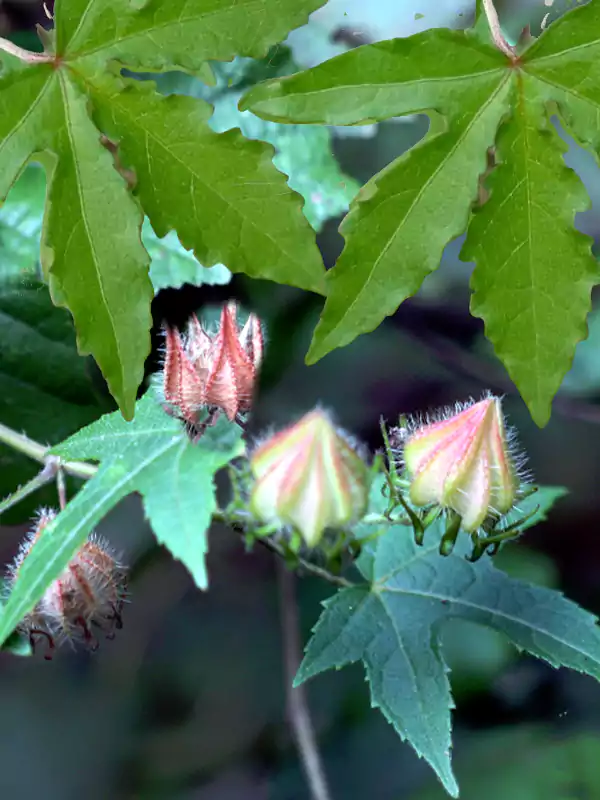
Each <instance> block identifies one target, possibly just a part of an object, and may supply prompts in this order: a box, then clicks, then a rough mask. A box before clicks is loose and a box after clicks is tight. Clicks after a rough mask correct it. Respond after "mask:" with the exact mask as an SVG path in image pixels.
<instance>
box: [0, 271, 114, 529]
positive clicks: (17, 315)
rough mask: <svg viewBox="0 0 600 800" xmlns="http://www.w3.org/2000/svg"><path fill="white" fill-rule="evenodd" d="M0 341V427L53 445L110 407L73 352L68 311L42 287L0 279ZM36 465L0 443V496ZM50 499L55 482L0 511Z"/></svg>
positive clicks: (23, 514)
mask: <svg viewBox="0 0 600 800" xmlns="http://www.w3.org/2000/svg"><path fill="white" fill-rule="evenodd" d="M0 341H1V342H2V346H1V347H0V422H2V423H3V424H4V425H8V426H9V427H11V428H13V429H15V430H17V431H23V432H25V433H26V434H28V435H29V436H30V437H32V438H33V439H36V440H37V441H41V442H44V443H46V442H47V443H48V444H56V443H57V442H60V441H61V440H62V439H64V438H66V437H67V436H69V435H70V434H71V433H74V432H75V431H76V430H78V429H79V428H81V427H82V426H83V425H87V424H89V423H90V422H92V420H94V419H95V418H96V417H99V416H100V414H101V413H102V412H103V411H107V410H108V409H109V408H110V405H109V404H108V402H107V399H106V398H102V396H101V395H100V392H99V391H97V390H96V389H95V387H94V381H93V373H92V371H91V367H93V363H90V360H89V359H83V358H80V357H79V356H78V355H77V350H76V348H75V334H74V331H73V325H72V322H71V319H70V318H69V315H68V314H67V312H66V311H64V310H63V309H60V308H55V307H54V306H53V305H52V303H51V302H50V297H49V295H48V290H47V289H46V287H45V286H43V285H41V284H37V283H33V282H25V281H23V280H19V281H18V282H17V281H15V280H13V281H2V282H0ZM39 469H40V465H39V464H36V463H35V462H34V461H32V460H31V459H29V458H26V457H25V456H23V455H21V454H20V453H17V452H16V451H14V450H12V449H11V448H9V447H6V446H4V445H0V498H2V497H5V496H7V495H8V494H10V493H12V492H14V491H15V488H16V487H17V486H19V485H20V484H23V483H25V482H26V481H28V480H29V479H30V478H33V476H34V475H35V474H36V473H37V472H38V471H39ZM55 500H56V490H55V488H54V487H49V488H48V489H44V490H41V491H39V492H37V493H36V494H35V495H32V496H31V497H30V498H27V500H25V501H23V502H21V503H19V505H18V506H15V508H13V509H11V510H10V511H9V512H7V513H6V514H3V515H2V522H3V523H5V524H6V523H11V522H12V523H15V522H22V521H23V520H24V519H26V518H27V517H28V516H29V515H31V514H32V513H33V510H34V508H35V507H36V506H40V505H44V504H52V503H54V502H55Z"/></svg>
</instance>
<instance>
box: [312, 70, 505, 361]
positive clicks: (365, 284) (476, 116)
mask: <svg viewBox="0 0 600 800" xmlns="http://www.w3.org/2000/svg"><path fill="white" fill-rule="evenodd" d="M510 79H511V75H510V73H509V74H507V75H506V76H505V78H504V80H502V81H501V82H500V83H499V84H498V86H497V87H496V90H495V91H494V93H493V94H492V95H491V96H490V97H488V98H487V100H486V102H485V103H484V104H483V105H482V106H481V107H480V108H479V109H478V111H477V113H476V114H474V115H473V118H472V119H471V121H470V122H469V124H468V125H467V126H466V127H465V128H464V129H463V131H462V133H461V135H460V136H459V137H458V138H457V140H456V142H455V143H454V145H453V147H452V149H451V150H450V151H449V153H448V154H447V156H446V157H445V158H444V159H443V160H442V161H441V162H440V164H439V165H438V166H437V168H436V169H435V170H434V172H433V173H432V174H431V175H430V176H429V178H428V179H427V181H426V182H425V183H424V184H423V186H421V188H420V190H419V192H418V193H417V194H416V195H415V198H414V200H413V201H412V203H411V204H410V206H409V208H408V209H407V210H406V212H405V213H404V214H403V216H402V219H401V220H400V221H399V222H398V225H397V226H396V228H395V229H394V232H393V233H392V235H391V236H390V237H389V239H388V240H387V242H386V243H385V246H384V247H383V249H382V250H381V252H380V254H379V256H378V257H377V259H376V260H375V262H374V263H373V266H372V267H371V269H370V270H369V273H368V276H367V277H366V279H365V280H364V282H363V283H362V284H361V287H360V291H359V292H357V294H356V295H355V297H354V299H353V300H352V302H351V303H350V305H349V306H347V307H346V310H345V312H344V314H343V315H342V317H340V319H339V320H338V322H337V324H336V326H335V328H334V329H333V331H331V332H330V333H329V334H328V336H327V337H325V338H329V336H331V335H332V333H335V330H337V329H339V328H340V327H341V326H342V325H343V323H344V321H345V320H346V319H347V318H348V316H350V315H351V314H352V312H353V309H354V308H355V306H356V305H357V303H359V302H360V301H361V299H362V297H363V295H364V294H365V293H366V294H367V295H368V287H369V285H370V283H371V282H372V281H373V279H374V277H375V275H376V273H377V271H378V267H379V263H380V262H381V260H382V259H383V258H384V257H385V255H386V253H387V252H388V250H389V249H390V247H392V245H393V243H394V241H395V240H396V237H397V236H399V235H401V229H402V228H403V227H404V225H405V224H406V220H407V219H408V218H409V216H410V215H411V214H412V212H413V210H414V208H415V206H416V205H417V204H418V202H419V201H420V200H421V198H422V197H423V195H424V194H425V192H426V191H427V190H428V189H429V187H430V185H431V184H432V183H433V181H434V180H435V179H436V178H437V176H438V175H439V173H440V172H441V171H442V169H443V168H444V167H445V166H446V165H447V163H448V161H449V160H450V159H451V158H452V157H453V156H454V154H455V153H456V151H457V149H458V148H459V147H460V146H461V145H462V144H463V140H464V139H465V137H466V136H467V135H468V134H469V132H470V131H471V130H472V128H473V126H474V125H475V124H476V123H477V122H478V121H479V120H480V119H481V117H482V115H483V114H484V113H485V111H486V110H487V109H488V108H489V107H490V106H491V105H492V103H493V101H494V100H495V99H496V97H497V96H498V94H499V93H500V92H501V91H502V89H504V87H505V85H506V83H507V82H508V81H509V80H510ZM351 213H352V211H351V212H350V214H351ZM349 216H350V215H349ZM342 257H343V253H342V256H340V259H341V258H342ZM323 341H325V339H324V340H323ZM322 346H323V343H322V342H321V348H322Z"/></svg>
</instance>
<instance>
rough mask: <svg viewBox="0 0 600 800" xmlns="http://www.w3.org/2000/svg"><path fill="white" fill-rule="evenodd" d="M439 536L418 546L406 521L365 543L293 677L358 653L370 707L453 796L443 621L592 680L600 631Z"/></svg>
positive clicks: (556, 600) (551, 597) (549, 594)
mask: <svg viewBox="0 0 600 800" xmlns="http://www.w3.org/2000/svg"><path fill="white" fill-rule="evenodd" d="M375 488H376V489H377V487H375ZM374 496H375V495H374ZM441 534H442V530H441V529H440V527H439V526H436V527H435V528H434V529H428V531H427V537H426V543H425V546H423V547H418V546H417V545H416V544H415V542H414V539H413V536H412V534H411V532H410V530H409V528H407V527H405V526H398V525H392V526H390V527H389V528H388V530H387V531H385V532H384V533H383V534H382V535H380V536H379V537H378V538H377V539H376V540H375V542H374V543H371V544H367V545H366V546H365V549H364V552H363V554H362V555H361V557H360V558H359V559H358V562H357V565H358V567H359V569H360V572H361V574H362V577H363V578H364V580H365V583H363V584H357V585H355V586H354V587H352V588H347V589H342V590H341V591H339V592H338V593H337V594H336V595H334V596H333V597H332V598H330V599H329V600H327V601H326V602H325V610H324V612H323V614H322V616H321V619H320V620H319V622H318V623H317V626H316V627H315V629H314V633H313V636H312V638H311V640H310V642H309V644H308V646H307V649H306V655H305V658H304V661H303V662H302V665H301V667H300V670H299V672H298V676H297V678H296V683H301V682H303V681H305V680H307V679H308V678H310V677H312V676H313V675H316V674H317V673H319V672H323V671H324V670H327V669H331V668H336V669H339V668H340V667H342V666H344V665H345V664H349V663H352V662H354V661H359V660H362V661H363V662H364V665H365V669H366V673H367V678H368V681H369V685H370V690H371V699H372V703H373V705H374V706H377V707H378V708H380V709H381V711H382V713H383V714H384V715H385V717H386V718H387V719H388V720H389V721H390V722H391V723H392V724H393V725H394V727H395V728H396V730H397V731H398V733H399V734H400V735H401V736H402V738H405V739H407V740H408V741H409V742H410V744H411V745H412V746H413V747H414V748H415V750H416V751H417V753H418V754H419V755H421V756H423V757H424V758H425V759H426V760H427V761H428V762H429V763H430V764H431V766H432V767H433V768H434V769H435V771H436V772H437V774H438V776H439V778H440V780H441V781H442V783H443V784H444V786H445V787H446V789H447V791H448V792H449V793H450V794H451V795H452V796H458V787H457V784H456V781H455V779H454V776H453V774H452V769H451V766H450V750H451V738H450V710H451V708H452V698H451V694H450V687H449V683H448V678H447V672H448V668H447V666H446V664H445V662H444V659H443V655H442V650H441V643H440V635H441V633H442V631H443V627H444V624H445V623H446V622H447V621H448V620H450V619H452V618H459V619H461V620H465V621H468V622H472V623H477V624H480V625H485V626H488V627H490V628H493V629H495V630H497V631H500V632H501V633H503V634H505V635H506V636H507V637H508V639H509V640H510V641H511V642H513V644H515V645H516V646H517V647H518V648H519V649H521V650H525V651H527V652H529V653H532V654H533V655H535V656H537V657H538V658H542V659H544V660H545V661H547V662H548V663H550V664H551V665H552V666H555V667H559V666H568V667H571V668H572V669H576V670H579V671H580V672H584V673H586V674H588V675H592V676H594V677H598V678H600V630H599V629H598V627H597V624H596V620H595V618H594V617H593V616H592V615H591V614H588V613H587V612H585V611H583V610H582V609H581V608H579V607H578V606H576V605H575V604H574V603H572V602H570V601H568V600H566V599H565V598H564V597H563V596H562V595H561V594H560V593H559V592H555V591H551V590H549V589H545V588H542V587H539V586H534V585H532V584H528V583H524V582H522V581H519V580H516V579H514V578H510V577H509V576H508V575H506V574H505V573H503V572H501V571H500V570H498V569H496V568H495V567H494V565H493V562H492V559H490V558H487V557H486V558H484V559H482V560H481V561H478V562H477V563H475V564H473V563H471V562H470V561H468V560H467V559H466V558H464V554H465V553H466V552H467V550H468V548H467V547H466V544H465V543H464V542H461V543H459V547H458V548H457V550H456V551H455V553H454V554H453V555H451V556H447V557H444V556H441V555H440V554H439V552H438V548H439V538H440V535H441ZM465 540H466V537H465Z"/></svg>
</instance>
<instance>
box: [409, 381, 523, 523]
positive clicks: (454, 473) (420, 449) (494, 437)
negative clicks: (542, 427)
mask: <svg viewBox="0 0 600 800" xmlns="http://www.w3.org/2000/svg"><path fill="white" fill-rule="evenodd" d="M401 438H402V454H403V460H404V464H405V467H406V470H407V472H408V476H409V479H410V490H409V494H410V499H411V501H412V502H413V503H414V505H416V506H427V505H430V504H437V505H439V506H441V507H442V508H445V509H448V510H451V511H453V512H455V514H457V515H459V517H460V519H461V527H462V529H463V530H465V531H467V532H469V533H474V532H475V531H477V530H478V529H479V528H480V527H481V526H482V525H483V524H484V522H485V521H486V520H488V519H490V518H492V519H493V518H499V517H501V516H503V515H504V514H506V513H507V512H508V511H510V510H511V508H513V506H514V504H515V501H516V500H517V498H518V496H519V485H520V482H521V472H522V458H518V457H516V456H515V453H514V445H513V435H512V432H510V431H508V432H507V428H506V425H505V421H504V416H503V414H502V408H501V401H500V398H498V397H493V396H492V395H488V396H486V397H485V398H484V399H483V400H481V401H480V402H478V403H475V402H471V403H468V404H466V405H462V406H460V405H459V406H457V407H456V408H455V409H454V410H453V411H446V412H444V413H443V414H441V415H438V417H437V418H436V419H434V420H432V421H429V420H428V421H425V422H416V423H415V422H413V423H409V425H408V427H407V428H406V429H405V430H404V432H403V435H402V437H401Z"/></svg>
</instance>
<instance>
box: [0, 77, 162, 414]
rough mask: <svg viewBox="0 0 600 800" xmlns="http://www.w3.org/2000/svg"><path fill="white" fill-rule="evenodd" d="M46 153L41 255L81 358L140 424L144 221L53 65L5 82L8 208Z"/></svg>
mask: <svg viewBox="0 0 600 800" xmlns="http://www.w3.org/2000/svg"><path fill="white" fill-rule="evenodd" d="M17 132H18V133H17ZM37 151H45V152H46V153H48V154H49V155H48V156H47V157H46V158H47V163H48V165H49V169H50V170H51V173H52V180H51V182H50V187H49V194H48V204H47V210H46V219H45V222H44V233H43V247H42V255H43V265H44V267H45V271H46V273H49V276H50V287H51V291H52V293H53V296H54V299H55V301H56V302H58V303H60V304H61V305H67V306H68V307H69V309H70V311H71V313H72V314H73V317H74V319H75V324H76V327H77V334H78V346H79V349H80V352H82V353H92V354H93V355H94V357H95V359H96V360H97V362H98V364H99V365H100V368H101V369H102V372H103V373H104V376H105V378H106V380H107V382H108V385H109V387H110V389H111V392H112V393H113V395H114V396H115V398H116V399H117V401H118V402H119V404H120V406H121V408H122V410H123V413H124V414H125V415H127V416H131V414H132V413H133V405H134V402H135V394H136V391H137V387H138V385H139V383H140V381H141V378H142V376H143V368H144V359H145V357H146V355H147V354H148V352H149V349H150V336H149V328H150V324H151V318H150V308H149V303H150V299H151V297H152V285H151V283H150V280H149V278H148V274H147V273H148V256H147V254H146V251H145V250H144V248H143V247H142V244H141V242H140V238H139V229H140V227H141V223H142V216H141V213H140V211H139V208H138V207H137V205H136V204H135V202H134V201H133V199H132V198H131V196H130V194H129V192H128V191H127V187H126V184H125V181H124V180H123V178H122V177H121V176H120V175H119V174H118V173H117V172H116V171H115V169H114V168H113V163H112V157H111V155H110V154H109V153H108V151H107V150H105V149H104V148H103V147H102V145H101V144H100V141H99V135H98V132H97V131H96V129H95V128H94V126H93V125H92V123H91V121H90V119H89V117H88V116H87V109H86V99H85V97H84V95H83V94H82V93H81V92H80V90H79V89H78V87H77V86H76V85H75V84H74V83H73V82H72V81H71V80H70V78H69V77H68V76H66V75H64V74H62V73H60V72H57V71H55V70H54V69H52V67H51V66H50V65H48V64H41V65H37V66H34V67H30V68H29V69H26V70H21V71H19V72H17V73H15V74H12V75H8V76H7V77H6V78H5V79H3V80H0V198H2V199H3V198H4V197H5V196H6V194H7V192H8V189H9V188H10V186H11V184H12V183H13V181H14V180H15V178H16V177H17V176H18V174H19V173H20V171H21V169H22V168H23V166H24V164H25V162H26V160H27V159H28V157H29V156H30V155H31V154H32V153H34V152H37ZM107 231H110V235H107Z"/></svg>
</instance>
